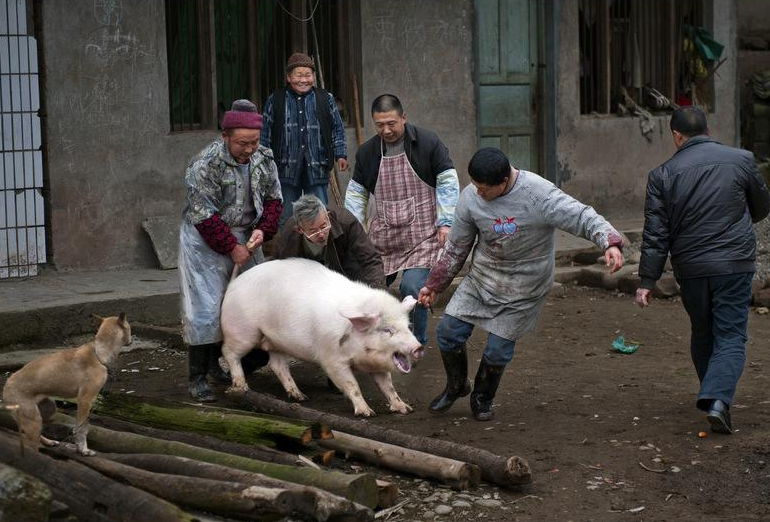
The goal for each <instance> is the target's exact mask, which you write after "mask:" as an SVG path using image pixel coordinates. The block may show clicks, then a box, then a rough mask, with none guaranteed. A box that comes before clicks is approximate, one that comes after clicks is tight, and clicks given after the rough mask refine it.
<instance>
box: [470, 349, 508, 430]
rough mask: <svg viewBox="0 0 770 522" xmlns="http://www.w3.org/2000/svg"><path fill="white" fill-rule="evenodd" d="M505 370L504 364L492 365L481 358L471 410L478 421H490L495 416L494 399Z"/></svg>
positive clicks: (472, 393) (472, 394) (472, 395)
mask: <svg viewBox="0 0 770 522" xmlns="http://www.w3.org/2000/svg"><path fill="white" fill-rule="evenodd" d="M504 371H505V366H504V365H503V366H492V365H491V364H488V363H487V362H486V361H485V360H484V359H481V364H479V371H478V372H476V379H475V380H474V382H473V392H471V411H472V412H473V418H474V419H476V420H477V421H490V420H492V419H493V418H494V416H495V414H494V412H493V411H492V400H493V399H494V398H495V394H496V393H497V387H498V386H499V385H500V379H501V378H502V377H503V372H504Z"/></svg>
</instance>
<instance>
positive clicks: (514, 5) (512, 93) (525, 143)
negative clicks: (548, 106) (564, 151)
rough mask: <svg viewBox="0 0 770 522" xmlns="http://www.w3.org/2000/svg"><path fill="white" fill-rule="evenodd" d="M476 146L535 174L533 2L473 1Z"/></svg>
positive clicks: (536, 14) (536, 19) (537, 12)
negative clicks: (492, 149) (490, 149)
mask: <svg viewBox="0 0 770 522" xmlns="http://www.w3.org/2000/svg"><path fill="white" fill-rule="evenodd" d="M475 8H476V64H477V66H476V71H477V81H478V113H479V146H480V147H497V148H499V149H501V150H503V152H505V153H506V154H507V155H508V157H509V158H510V160H511V163H512V164H513V165H514V166H515V167H516V168H520V169H525V170H530V171H533V172H539V169H540V165H539V156H540V154H539V152H540V132H539V129H538V121H539V117H538V110H539V109H538V105H539V104H538V99H539V90H538V87H539V86H538V48H539V40H538V35H539V31H538V27H539V26H540V20H542V14H541V5H540V2H538V1H537V0H475Z"/></svg>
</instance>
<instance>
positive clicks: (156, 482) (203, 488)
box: [46, 448, 316, 520]
mask: <svg viewBox="0 0 770 522" xmlns="http://www.w3.org/2000/svg"><path fill="white" fill-rule="evenodd" d="M46 452H50V453H53V454H55V455H58V456H65V457H68V458H70V459H73V460H75V461H77V462H79V463H80V464H82V465H84V466H88V467H89V468H91V469H93V470H95V471H98V472H99V473H101V474H102V475H106V476H108V477H110V478H112V479H113V480H117V481H119V482H125V483H127V484H129V485H131V486H134V487H136V488H139V489H142V490H144V491H146V492H148V493H151V494H153V495H155V496H157V497H159V498H162V499H165V500H167V501H169V502H171V503H173V504H177V505H180V506H185V507H189V508H194V509H199V510H201V511H206V512H209V513H215V514H218V515H225V516H237V517H239V518H248V519H256V520H259V519H261V518H264V517H266V516H269V515H290V514H292V513H295V512H301V513H304V514H310V515H313V519H316V517H315V516H314V509H313V508H314V506H312V505H309V503H308V501H307V497H305V496H304V495H303V494H302V493H299V492H296V491H290V490H288V489H283V488H275V487H265V486H255V485H247V484H242V483H240V482H232V481H224V480H212V479H208V478H199V477H187V476H183V475H172V474H168V473H154V472H151V471H147V470H144V469H139V468H135V467H133V466H128V465H126V464H122V463H120V462H115V461H112V460H108V459H105V458H102V457H82V456H80V455H77V454H76V453H75V452H74V451H72V450H70V449H66V448H51V449H48V450H46Z"/></svg>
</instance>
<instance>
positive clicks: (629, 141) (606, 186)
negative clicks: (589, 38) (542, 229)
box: [556, 0, 737, 217]
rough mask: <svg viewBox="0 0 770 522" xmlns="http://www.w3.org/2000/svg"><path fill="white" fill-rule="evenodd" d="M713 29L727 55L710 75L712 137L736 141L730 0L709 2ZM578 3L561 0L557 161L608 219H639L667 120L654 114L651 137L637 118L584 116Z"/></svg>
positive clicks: (668, 144) (662, 150) (567, 183)
mask: <svg viewBox="0 0 770 522" xmlns="http://www.w3.org/2000/svg"><path fill="white" fill-rule="evenodd" d="M713 13H714V16H713V19H714V27H713V34H714V37H715V39H716V40H717V41H719V42H721V43H722V44H724V45H725V50H724V54H723V55H722V56H723V58H724V57H726V58H727V61H726V62H725V63H723V64H722V66H721V67H720V68H719V70H718V71H717V72H718V74H716V75H715V77H714V92H715V107H714V111H713V113H711V114H709V125H710V128H711V135H712V136H713V137H715V138H716V139H718V140H720V141H721V142H723V143H725V144H727V145H735V143H736V125H737V114H736V90H735V77H736V56H737V49H736V28H737V10H736V7H735V5H734V3H733V2H730V1H729V0H714V1H713ZM577 20H578V2H577V1H569V0H568V1H563V2H561V6H560V11H559V18H558V24H559V28H558V33H559V48H558V54H559V68H558V70H559V76H558V79H557V89H558V94H557V99H556V104H557V108H558V111H557V122H558V123H557V125H558V130H557V165H558V169H559V170H560V175H561V180H562V189H564V190H565V191H567V192H568V193H570V194H572V195H573V196H575V197H577V198H578V199H580V200H581V201H584V202H586V203H589V204H591V205H593V206H595V207H596V208H597V210H599V211H600V212H602V213H605V214H607V215H610V216H613V217H634V216H636V217H639V216H641V214H642V211H643V209H644V193H645V187H646V183H647V173H648V172H649V170H650V169H652V168H654V167H656V166H657V165H658V164H660V163H662V162H663V161H665V160H666V159H667V158H669V157H670V156H671V155H672V154H673V153H674V152H675V148H674V145H673V143H672V140H671V136H670V132H669V130H668V129H669V127H668V122H669V118H668V117H667V116H665V117H657V118H655V130H654V131H653V133H652V134H651V140H649V141H648V140H647V139H646V138H644V137H643V136H642V134H641V131H640V127H639V123H640V120H639V118H621V117H617V116H614V115H602V116H594V115H581V114H580V91H579V89H580V87H579V83H578V82H579V69H578V68H579V42H578V23H577Z"/></svg>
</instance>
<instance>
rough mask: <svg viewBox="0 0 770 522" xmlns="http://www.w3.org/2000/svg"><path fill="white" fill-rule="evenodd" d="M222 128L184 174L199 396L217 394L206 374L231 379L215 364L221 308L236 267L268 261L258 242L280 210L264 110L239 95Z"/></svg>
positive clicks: (184, 268)
mask: <svg viewBox="0 0 770 522" xmlns="http://www.w3.org/2000/svg"><path fill="white" fill-rule="evenodd" d="M221 126H222V129H223V131H222V137H221V138H219V139H217V140H216V141H214V142H213V143H211V144H210V145H208V146H207V147H206V148H205V149H203V150H202V151H201V152H200V153H198V154H197V155H196V156H195V157H194V158H193V159H192V161H191V162H190V164H189V166H188V167H187V171H186V172H185V185H186V186H187V201H186V206H185V209H184V220H183V222H182V227H181V229H180V232H179V278H180V283H181V294H182V326H183V334H184V341H185V343H186V344H187V346H188V365H189V379H190V385H189V388H190V395H191V396H192V398H193V399H195V400H197V401H200V402H213V401H214V400H215V399H214V396H213V394H212V392H211V388H209V386H208V383H207V382H206V376H207V375H208V376H209V377H211V378H212V379H214V380H216V381H219V382H223V381H226V380H227V376H226V375H225V374H224V372H222V370H221V369H220V367H219V364H218V362H217V361H218V359H219V356H220V354H221V349H222V348H221V342H222V331H221V329H220V327H219V307H220V305H221V303H222V298H223V297H224V294H225V290H226V289H227V284H228V282H229V279H230V275H231V274H232V271H233V267H234V266H235V265H238V266H240V267H241V268H240V270H241V271H243V270H247V269H248V268H250V267H251V266H254V264H256V263H260V262H261V261H263V260H264V256H263V255H262V246H261V245H262V243H263V242H264V241H267V240H268V239H270V238H271V237H272V236H273V235H275V233H276V232H277V230H278V219H279V217H280V215H281V212H282V210H283V204H282V197H281V185H280V182H279V181H278V170H277V169H276V165H275V162H274V161H273V152H272V151H271V150H270V149H269V148H267V147H262V146H260V145H259V135H260V131H261V130H262V116H261V115H260V114H259V113H258V112H257V107H256V106H255V105H254V104H253V103H252V102H250V101H249V100H236V101H234V102H233V105H232V109H231V110H229V111H227V112H226V113H225V115H224V118H223V119H222V123H221ZM252 354H253V355H252V356H251V357H252V358H253V360H252V361H251V362H252V363H253V364H252V369H253V366H260V365H264V364H266V363H267V354H266V353H265V352H262V351H261V350H254V351H253V352H252ZM246 364H247V365H248V364H249V363H248V362H247V363H246ZM244 369H246V368H244Z"/></svg>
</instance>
